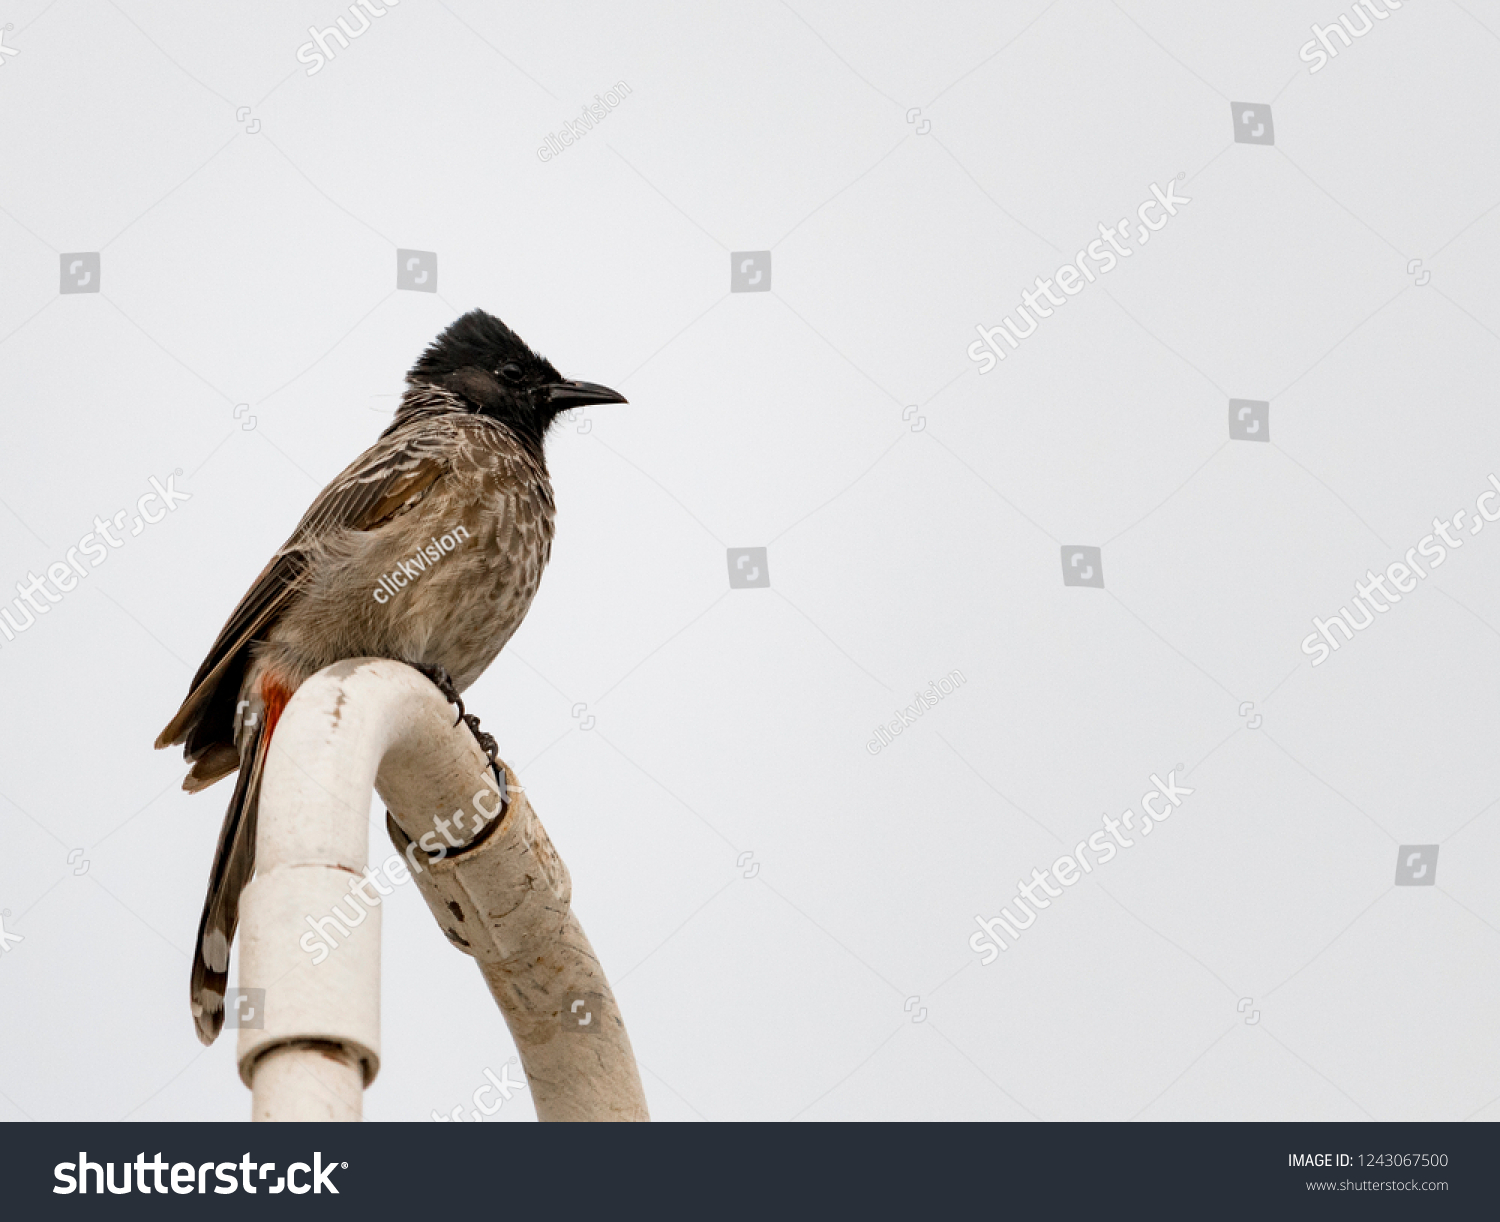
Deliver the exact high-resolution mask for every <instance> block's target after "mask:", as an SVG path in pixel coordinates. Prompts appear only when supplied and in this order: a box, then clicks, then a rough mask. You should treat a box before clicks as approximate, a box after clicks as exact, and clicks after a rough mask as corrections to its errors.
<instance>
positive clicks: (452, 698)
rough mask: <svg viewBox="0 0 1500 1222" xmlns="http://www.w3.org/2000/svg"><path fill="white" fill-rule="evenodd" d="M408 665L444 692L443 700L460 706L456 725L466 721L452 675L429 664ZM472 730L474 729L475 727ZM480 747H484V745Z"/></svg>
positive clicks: (413, 663)
mask: <svg viewBox="0 0 1500 1222" xmlns="http://www.w3.org/2000/svg"><path fill="white" fill-rule="evenodd" d="M407 665H409V666H410V667H411V668H412V669H413V670H414V671H416V672H417V673H418V674H420V675H422V676H423V677H424V678H425V679H427V680H428V682H430V683H431V684H432V685H433V686H434V687H435V688H437V689H438V691H440V692H442V694H443V699H445V700H446V701H447V702H448V703H449V704H456V705H458V721H455V722H454V723H453V724H454V725H457V724H458V722H459V721H463V720H464V702H463V700H462V698H460V696H459V694H458V688H457V687H456V686H454V683H453V676H452V675H450V674H449V673H448V672H447V671H446V670H444V669H443V668H442V667H441V666H433V665H431V664H430V663H427V662H409V663H408V664H407ZM475 724H476V725H477V724H478V723H477V722H476V723H475ZM470 728H471V729H472V728H473V727H470ZM492 741H493V740H492ZM480 745H481V746H482V745H483V744H480Z"/></svg>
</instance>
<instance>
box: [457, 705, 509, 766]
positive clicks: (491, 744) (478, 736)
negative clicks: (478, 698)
mask: <svg viewBox="0 0 1500 1222" xmlns="http://www.w3.org/2000/svg"><path fill="white" fill-rule="evenodd" d="M461 720H462V721H463V722H464V723H465V724H466V725H467V726H468V727H469V729H470V731H471V732H472V733H473V735H474V741H475V742H477V743H478V744H479V749H480V750H481V751H483V752H484V753H485V754H486V755H487V756H489V757H490V763H491V764H494V763H498V762H499V759H500V748H499V747H498V746H497V745H496V743H495V736H494V735H493V734H488V733H486V732H485V731H484V730H481V729H480V728H479V718H478V717H477V716H476V715H475V714H473V713H465V714H464V715H463V717H462V718H461Z"/></svg>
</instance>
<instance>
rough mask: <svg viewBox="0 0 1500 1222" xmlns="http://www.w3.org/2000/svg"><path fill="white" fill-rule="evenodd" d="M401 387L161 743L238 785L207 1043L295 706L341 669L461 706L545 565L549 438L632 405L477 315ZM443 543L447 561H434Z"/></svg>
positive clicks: (516, 621)
mask: <svg viewBox="0 0 1500 1222" xmlns="http://www.w3.org/2000/svg"><path fill="white" fill-rule="evenodd" d="M406 381H407V389H406V392H405V394H403V395H402V397H401V403H400V406H399V407H398V408H397V409H396V416H395V419H394V420H393V421H392V423H391V425H390V427H389V428H387V429H386V430H385V432H384V433H382V434H381V436H380V440H379V441H377V442H376V443H375V444H374V445H373V446H371V447H370V449H368V450H366V451H365V452H364V453H363V454H361V455H360V456H359V458H357V459H356V460H355V461H354V462H353V463H352V464H351V465H350V466H349V467H348V468H346V469H345V470H344V472H343V473H342V474H341V475H339V476H338V478H337V479H335V480H334V481H333V483H331V484H329V485H328V487H327V488H325V489H323V492H322V493H321V494H320V495H319V496H318V499H317V500H316V501H314V502H313V504H312V508H311V509H309V510H308V511H307V513H306V515H305V516H304V517H303V519H302V521H301V522H300V523H299V524H298V526H297V529H296V530H295V531H293V532H292V537H291V538H290V539H288V540H287V541H286V543H285V544H284V545H283V546H282V548H281V549H280V550H279V551H278V552H277V553H276V555H275V556H274V557H273V558H272V560H271V563H270V564H268V565H267V566H266V567H265V569H264V570H263V571H262V572H261V574H260V576H259V577H258V578H257V579H256V581H255V584H254V585H252V586H251V587H250V592H249V593H248V594H246V595H245V597H244V598H242V599H241V600H240V603H239V606H237V607H236V608H235V609H234V614H233V615H231V616H230V617H229V622H228V623H227V624H225V625H224V628H223V630H222V631H221V632H220V633H219V636H218V639H217V640H215V641H214V644H213V648H212V649H210V650H209V652H208V657H207V658H205V659H204V661H203V665H202V666H200V667H199V668H198V673H197V674H196V675H194V676H193V682H192V685H191V687H190V690H189V691H188V696H187V699H186V700H184V701H183V704H182V708H181V709H180V710H178V713H177V715H176V716H175V717H173V718H172V720H171V722H170V723H169V724H168V725H167V728H166V729H165V730H163V731H162V732H161V736H160V737H159V738H158V739H157V740H156V745H157V746H158V747H167V746H172V745H174V744H177V743H182V744H184V746H183V754H184V755H185V756H186V757H187V760H188V762H189V763H191V764H192V769H191V771H190V772H189V773H188V775H187V779H186V780H185V781H183V788H184V789H186V790H188V791H189V792H197V791H198V790H200V789H203V788H205V787H206V786H208V785H211V784H213V782H215V781H217V780H219V779H220V778H222V777H226V776H228V775H229V774H230V773H231V772H234V771H235V770H236V769H238V770H239V774H240V775H239V778H238V781H237V782H236V784H235V789H234V796H233V797H232V798H231V799H230V801H229V810H228V812H227V813H226V814H225V816H224V826H223V828H222V829H221V830H220V832H219V843H218V848H217V849H216V850H215V852H214V864H213V872H212V873H211V874H210V876H209V882H208V898H207V900H206V901H205V902H204V905H203V917H202V920H201V921H200V922H199V924H198V945H197V954H196V956H195V958H194V961H193V976H192V991H191V1001H192V1010H193V1019H194V1021H195V1023H196V1024H197V1029H198V1038H199V1039H200V1040H202V1041H203V1043H205V1044H211V1043H212V1042H213V1041H214V1039H215V1037H217V1036H218V1034H219V1030H220V1028H221V1027H222V1026H223V1024H224V989H225V985H226V983H227V982H228V968H229V947H230V943H232V942H233V940H234V932H235V926H236V924H237V923H238V919H239V901H240V893H241V891H242V890H243V889H244V887H245V885H246V884H247V883H248V882H249V881H250V877H251V875H252V874H253V873H254V871H255V823H256V802H257V799H258V796H259V790H260V778H261V771H262V768H263V767H264V764H265V759H266V750H267V748H268V747H269V745H270V742H271V736H272V735H273V734H274V733H275V731H276V721H277V719H278V718H279V717H280V715H281V712H282V710H283V709H284V708H285V707H286V703H287V701H288V700H289V699H290V698H291V696H292V693H293V692H295V691H296V690H297V688H298V686H300V685H301V683H302V682H303V681H304V680H305V679H307V678H308V677H309V676H311V675H313V674H315V673H316V672H317V671H319V670H321V669H322V668H323V667H325V666H328V665H330V664H332V663H334V662H337V661H339V660H340V659H342V658H357V657H382V658H395V659H398V660H399V661H403V662H408V663H410V664H412V665H413V666H415V667H417V668H418V669H419V670H421V671H422V672H423V673H424V674H427V675H428V676H429V677H431V678H433V679H434V681H435V682H437V683H438V684H439V686H440V687H442V688H443V689H444V691H445V694H447V695H448V696H449V697H450V699H454V700H456V699H457V696H458V693H459V692H462V691H463V690H464V689H465V688H467V687H468V686H469V685H470V684H472V683H473V682H474V680H476V679H477V678H478V677H479V676H480V675H481V674H482V673H484V670H485V668H486V667H487V666H489V664H490V663H491V662H493V661H494V660H495V656H496V655H497V654H498V653H499V652H500V650H501V649H502V648H503V647H504V645H505V643H506V642H507V641H508V640H510V638H511V636H512V634H513V633H514V632H515V631H516V629H517V628H518V627H519V626H520V624H521V620H522V618H523V617H524V616H525V615H526V610H527V608H528V607H529V606H530V605H531V600H532V597H533V596H534V595H535V594H536V590H537V584H538V582H540V580H541V576H542V569H543V568H544V567H545V566H546V564H547V558H548V556H549V555H550V553H551V550H552V533H553V502H552V485H551V483H550V482H549V480H548V478H547V464H546V460H545V458H544V456H543V450H542V447H543V439H544V437H545V436H546V433H547V430H548V428H549V427H550V426H551V424H552V423H553V421H554V420H555V419H556V417H557V416H558V415H559V413H561V412H564V411H566V410H567V409H569V408H572V407H581V406H584V405H586V404H590V403H623V402H625V399H624V397H623V396H622V395H619V394H617V393H616V392H614V391H612V390H610V389H608V388H607V387H604V386H596V385H594V384H592V383H589V382H569V381H565V380H564V379H563V377H562V376H561V375H560V374H559V373H558V372H557V370H556V369H554V368H553V367H552V365H551V364H550V363H549V362H548V361H547V360H546V359H545V358H543V357H541V356H538V355H537V354H536V353H535V352H533V351H532V350H531V349H530V348H528V347H527V346H526V345H525V344H524V343H523V342H522V341H521V339H520V337H519V336H517V335H516V333H515V332H514V331H512V330H510V328H509V327H507V326H506V325H505V324H504V323H503V322H501V321H500V320H499V319H498V318H495V317H494V316H493V315H490V314H486V313H484V312H483V311H482V310H473V311H471V312H470V313H468V314H465V315H464V316H463V317H462V318H460V319H459V320H458V321H457V322H455V323H454V324H453V325H452V326H450V327H449V328H448V329H447V330H446V331H444V332H443V334H442V335H440V336H439V337H438V338H437V340H436V341H435V342H434V343H433V344H432V345H431V346H430V347H429V348H428V349H427V351H426V352H424V353H423V354H422V356H421V359H420V360H418V361H417V363H416V364H415V365H414V366H413V367H412V369H411V372H409V373H408V374H407V375H406ZM445 537H446V538H445ZM435 540H442V542H441V543H439V542H434V541H435ZM449 540H451V541H453V542H454V543H455V544H456V546H454V547H453V548H451V549H447V550H445V549H446V548H447V543H448V541H449ZM403 562H404V563H403ZM381 594H384V597H383V598H382V597H381V596H380V595H381ZM461 708H462V706H461V705H460V709H461ZM471 724H472V725H474V728H475V731H476V733H478V732H479V731H478V726H477V723H474V722H473V721H472V719H471ZM485 738H487V736H483V735H481V741H483V740H484V739H485Z"/></svg>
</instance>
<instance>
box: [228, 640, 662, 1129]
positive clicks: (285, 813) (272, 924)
mask: <svg viewBox="0 0 1500 1222" xmlns="http://www.w3.org/2000/svg"><path fill="white" fill-rule="evenodd" d="M453 721H454V717H453V709H452V706H451V705H449V704H448V703H447V702H446V701H445V700H444V699H443V698H442V696H441V695H440V694H439V693H438V691H437V689H436V688H435V687H434V686H433V685H432V684H431V683H430V682H428V680H427V679H425V678H424V677H423V676H421V675H420V674H418V673H417V672H416V671H414V670H412V669H411V668H410V667H408V666H405V665H403V664H401V663H398V662H392V661H387V660H382V659H369V658H365V659H354V660H350V661H346V662H340V663H337V664H336V665H334V666H330V667H328V668H327V669H325V670H323V671H320V672H319V673H318V674H316V675H314V676H313V677H312V678H311V679H309V680H307V681H306V682H305V683H303V684H302V686H301V687H300V688H299V689H298V690H297V693H296V694H295V695H294V696H293V697H292V699H291V701H290V702H289V703H288V705H287V707H286V710H285V711H284V712H283V713H282V716H281V719H280V721H279V722H278V724H277V727H276V732H275V735H274V737H273V738H272V742H271V749H270V752H269V754H268V756H267V760H266V767H265V777H264V780H263V783H262V789H261V797H260V815H259V819H260V822H259V829H258V835H257V840H256V854H257V874H256V877H255V879H254V880H253V881H252V882H251V883H250V885H249V886H248V887H247V888H246V890H245V893H244V897H243V899H242V902H241V913H242V922H241V928H242V932H241V939H242V940H241V950H240V983H241V987H250V988H264V989H265V990H266V995H265V999H264V1026H263V1027H260V1028H249V1027H241V1028H240V1036H239V1049H238V1057H239V1067H240V1076H241V1077H242V1078H243V1079H244V1081H245V1082H246V1084H247V1085H249V1086H250V1087H251V1089H252V1091H253V1094H254V1102H253V1116H254V1119H256V1120H357V1119H359V1118H360V1114H361V1103H362V1093H363V1088H364V1087H367V1086H368V1085H369V1084H370V1082H371V1081H373V1080H374V1077H375V1074H376V1073H377V1072H378V1070H379V1067H380V908H379V907H378V906H374V905H369V906H365V913H366V914H365V915H364V916H363V917H362V918H361V920H360V922H359V923H358V924H357V925H353V927H352V928H349V929H348V930H347V933H346V934H344V935H343V936H341V937H339V938H338V939H337V941H338V945H337V946H336V947H335V948H334V949H333V951H332V952H331V953H329V954H327V955H326V956H324V957H323V958H322V959H321V961H320V962H318V963H317V964H316V965H315V964H314V961H313V956H312V954H311V953H310V952H309V951H308V949H307V943H306V941H305V939H307V938H309V937H310V936H312V926H311V924H310V921H315V920H317V919H319V918H322V917H324V916H326V915H327V914H329V913H330V912H334V911H344V912H346V913H349V914H350V915H352V914H353V911H354V908H353V905H352V902H351V901H350V900H348V899H347V897H348V896H349V891H350V886H351V884H352V883H356V882H358V880H359V879H360V877H361V876H362V873H363V871H364V868H365V866H366V863H367V860H368V835H367V832H366V828H367V825H368V818H369V809H370V794H371V789H372V788H375V789H378V790H379V792H380V794H381V796H382V797H383V798H384V799H385V801H386V805H387V806H388V808H389V817H388V819H387V826H388V830H389V831H390V834H391V837H392V839H393V841H395V843H396V845H397V847H398V849H400V850H401V851H402V852H403V854H404V855H405V857H406V859H407V861H409V862H411V863H412V865H413V867H414V869H413V873H414V874H415V877H416V880H417V884H418V886H419V888H420V889H421V891H422V894H423V897H424V898H425V899H426V901H427V903H428V906H429V908H430V909H431V910H432V912H433V915H434V917H435V918H436V919H437V920H438V923H439V925H440V926H442V928H443V929H444V932H445V933H446V934H447V935H448V937H449V940H450V941H452V942H453V943H454V945H455V946H457V947H458V948H459V949H460V950H464V951H465V952H466V953H468V954H470V955H473V956H474V957H475V958H476V959H478V960H479V964H480V968H481V971H482V973H483V975H484V977H485V980H486V983H487V984H488V985H489V987H490V991H491V993H492V994H493V995H494V997H495V999H496V1001H497V1002H498V1003H499V1005H500V1008H501V1011H502V1013H503V1014H504V1016H505V1019H506V1022H507V1024H508V1025H509V1026H510V1029H511V1034H512V1036H513V1037H514V1038H515V1041H516V1045H517V1048H518V1049H519V1051H520V1053H521V1061H522V1065H523V1067H524V1068H525V1070H526V1073H527V1077H528V1079H529V1086H530V1089H531V1093H532V1099H533V1102H534V1104H535V1106H536V1109H537V1115H538V1117H539V1118H540V1119H543V1120H554V1119H556V1120H563V1119H567V1120H590V1119H600V1120H602V1119H621V1120H626V1119H628V1120H645V1119H647V1118H648V1116H647V1112H646V1104H645V1096H644V1093H643V1091H642V1089H641V1084H640V1077H639V1074H638V1072H637V1070H636V1065H635V1057H634V1054H633V1053H632V1051H631V1048H630V1040H629V1037H628V1035H627V1034H626V1032H625V1027H624V1024H623V1022H622V1021H621V1019H620V1015H619V1010H618V1007H617V1006H616V1004H615V1001H614V995H613V992H612V991H611V990H610V987H609V983H608V981H607V980H606V979H605V977H604V974H603V971H602V969H601V968H600V967H599V964H598V961H597V959H596V958H595V956H594V952H593V948H592V947H591V946H590V945H589V942H588V939H587V937H586V936H585V935H584V933H583V930H582V928H581V927H580V926H579V924H578V920H577V918H576V917H575V916H574V915H573V914H572V912H571V909H570V906H569V899H570V894H571V883H570V881H569V878H568V872H567V868H566V866H564V865H563V863H562V860H561V859H560V858H559V857H558V856H557V854H556V851H555V850H554V849H553V847H552V844H551V842H550V841H549V840H548V839H547V835H546V832H545V831H544V830H543V829H542V826H541V823H540V821H539V820H538V819H537V818H536V815H535V812H534V811H532V809H531V806H530V804H529V803H528V802H527V800H526V798H525V795H524V794H522V793H520V791H519V790H518V789H517V788H515V785H514V778H511V792H510V794H509V796H508V802H507V805H506V807H505V809H504V811H503V813H502V812H501V808H500V804H499V801H498V799H497V795H496V790H497V786H496V784H495V781H494V774H493V773H492V771H491V770H490V767H489V763H488V761H487V760H486V759H485V757H484V754H483V752H481V751H480V749H479V747H478V745H477V744H476V743H475V741H474V738H473V735H472V734H470V733H469V730H468V728H467V727H466V726H457V727H455V726H454V724H453ZM491 812H493V813H494V815H496V816H498V817H496V818H491V817H490V814H491ZM426 848H436V849H439V850H441V856H435V855H434V854H431V853H428V852H426V851H424V850H425V849H426ZM335 904H339V908H338V909H335V907H334V905H335ZM346 923H347V924H351V925H352V924H353V923H352V922H346Z"/></svg>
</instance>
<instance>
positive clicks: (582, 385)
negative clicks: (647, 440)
mask: <svg viewBox="0 0 1500 1222" xmlns="http://www.w3.org/2000/svg"><path fill="white" fill-rule="evenodd" d="M547 402H548V404H549V405H550V406H552V407H555V408H556V409H557V410H558V411H560V412H565V411H567V410H568V409H569V408H572V407H587V406H588V405H589V404H590V403H628V402H629V400H628V399H626V398H625V396H624V395H622V394H620V393H619V391H615V390H610V388H609V387H608V386H600V385H599V384H598V383H597V382H554V383H552V385H551V386H549V387H547Z"/></svg>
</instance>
